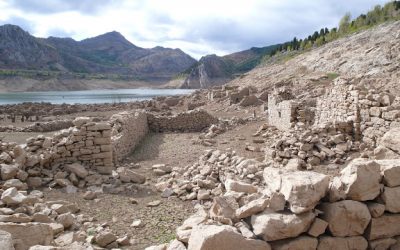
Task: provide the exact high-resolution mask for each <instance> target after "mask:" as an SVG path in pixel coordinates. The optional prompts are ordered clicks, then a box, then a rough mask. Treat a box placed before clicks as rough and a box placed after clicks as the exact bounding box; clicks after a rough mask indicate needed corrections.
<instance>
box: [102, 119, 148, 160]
mask: <svg viewBox="0 0 400 250" xmlns="http://www.w3.org/2000/svg"><path fill="white" fill-rule="evenodd" d="M110 123H111V125H112V132H111V134H112V138H111V140H112V147H113V156H114V162H115V163H117V162H119V161H121V160H122V159H123V158H124V157H126V156H127V155H129V154H130V153H132V152H133V150H134V149H135V148H136V147H137V145H138V144H139V143H140V142H141V141H142V140H143V138H144V137H145V136H146V135H147V133H148V132H149V126H148V122H147V114H146V113H144V112H122V113H118V114H115V115H113V116H112V117H111V119H110Z"/></svg>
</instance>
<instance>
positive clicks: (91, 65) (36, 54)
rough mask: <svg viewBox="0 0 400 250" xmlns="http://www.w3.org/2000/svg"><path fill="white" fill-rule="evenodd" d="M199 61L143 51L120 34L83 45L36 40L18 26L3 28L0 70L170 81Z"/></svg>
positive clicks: (160, 50) (162, 51) (160, 51)
mask: <svg viewBox="0 0 400 250" xmlns="http://www.w3.org/2000/svg"><path fill="white" fill-rule="evenodd" d="M194 63H196V60H195V59H193V58H192V57H190V56H189V55H187V54H185V53H184V52H183V51H181V50H179V49H168V48H162V47H156V48H153V49H144V48H140V47H138V46H135V45H134V44H132V43H130V42H129V41H128V40H126V39H125V38H124V37H123V36H122V35H121V34H120V33H118V32H115V31H113V32H109V33H106V34H103V35H100V36H97V37H93V38H88V39H85V40H82V41H75V40H73V39H71V38H57V37H49V38H47V39H42V38H36V37H33V36H31V35H30V34H29V33H28V32H25V31H24V30H22V29H21V28H19V27H18V26H15V25H4V26H0V68H3V69H34V70H56V71H63V72H75V73H99V74H103V73H105V74H121V75H132V76H134V77H137V78H140V79H144V80H158V81H168V80H169V79H170V78H171V77H173V76H174V75H176V74H178V73H180V72H182V71H184V70H186V69H187V68H189V67H190V66H192V65H193V64H194Z"/></svg>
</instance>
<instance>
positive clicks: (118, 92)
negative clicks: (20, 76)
mask: <svg viewBox="0 0 400 250" xmlns="http://www.w3.org/2000/svg"><path fill="white" fill-rule="evenodd" d="M193 91H194V90H193V89H112V90H107V89H106V90H81V91H48V92H9V93H0V105H6V104H19V103H23V102H50V103H52V104H63V103H65V104H96V103H120V102H130V101H141V100H148V99H151V98H153V97H157V96H173V95H185V94H190V93H192V92H193Z"/></svg>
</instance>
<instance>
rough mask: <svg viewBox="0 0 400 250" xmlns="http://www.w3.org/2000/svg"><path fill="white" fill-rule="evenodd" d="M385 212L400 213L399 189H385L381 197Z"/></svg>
mask: <svg viewBox="0 0 400 250" xmlns="http://www.w3.org/2000/svg"><path fill="white" fill-rule="evenodd" d="M381 198H382V200H383V202H384V203H385V209H386V211H389V212H391V213H400V187H395V188H391V187H385V188H384V190H383V193H382V195H381Z"/></svg>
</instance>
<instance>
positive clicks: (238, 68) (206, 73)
mask: <svg viewBox="0 0 400 250" xmlns="http://www.w3.org/2000/svg"><path fill="white" fill-rule="evenodd" d="M278 46H279V45H272V46H267V47H262V48H251V49H249V50H244V51H240V52H236V53H233V54H229V55H226V56H222V57H220V56H216V55H208V56H205V57H202V58H201V59H200V61H199V62H198V63H197V64H196V65H194V66H193V67H192V68H191V69H190V70H188V71H187V72H186V73H187V75H186V76H185V79H184V80H183V82H182V85H181V86H180V87H181V88H192V89H193V88H207V87H212V86H219V85H222V84H225V83H227V82H229V81H230V80H232V79H233V78H234V77H235V76H236V75H238V74H242V73H244V72H247V71H249V70H251V69H253V68H254V67H256V66H257V65H258V64H259V63H260V61H261V58H262V57H263V56H264V55H266V54H268V53H269V52H271V51H272V50H274V49H276V48H277V47H278Z"/></svg>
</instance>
